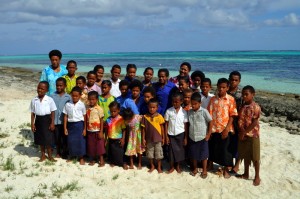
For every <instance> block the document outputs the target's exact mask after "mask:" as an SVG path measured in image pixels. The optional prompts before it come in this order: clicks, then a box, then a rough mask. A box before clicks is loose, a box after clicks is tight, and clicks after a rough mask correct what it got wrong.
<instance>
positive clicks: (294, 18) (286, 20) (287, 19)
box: [264, 13, 300, 26]
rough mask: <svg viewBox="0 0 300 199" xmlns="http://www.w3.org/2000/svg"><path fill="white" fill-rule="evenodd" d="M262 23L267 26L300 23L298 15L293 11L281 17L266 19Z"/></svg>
mask: <svg viewBox="0 0 300 199" xmlns="http://www.w3.org/2000/svg"><path fill="white" fill-rule="evenodd" d="M264 23H265V24H266V25H268V26H298V25H300V17H299V16H298V15H296V14H295V13H290V14H288V15H286V16H284V17H283V18H282V19H267V20H265V21H264Z"/></svg>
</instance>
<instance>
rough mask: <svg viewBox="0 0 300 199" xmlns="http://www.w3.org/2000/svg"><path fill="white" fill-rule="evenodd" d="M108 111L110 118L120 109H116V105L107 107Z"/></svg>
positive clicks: (117, 113)
mask: <svg viewBox="0 0 300 199" xmlns="http://www.w3.org/2000/svg"><path fill="white" fill-rule="evenodd" d="M109 111H110V116H111V117H112V118H114V117H117V116H118V115H119V113H120V109H118V107H116V106H114V107H111V108H109Z"/></svg>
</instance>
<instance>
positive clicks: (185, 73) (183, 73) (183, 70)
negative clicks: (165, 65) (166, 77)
mask: <svg viewBox="0 0 300 199" xmlns="http://www.w3.org/2000/svg"><path fill="white" fill-rule="evenodd" d="M191 70H192V66H191V64H190V63H189V62H183V63H182V64H181V65H180V69H179V75H177V76H176V77H171V78H170V81H171V82H173V83H174V84H175V85H176V87H179V78H180V77H187V78H188V79H189V81H190V85H191V84H192V79H191V78H190V76H189V73H190V71H191Z"/></svg>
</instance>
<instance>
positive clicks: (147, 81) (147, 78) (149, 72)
mask: <svg viewBox="0 0 300 199" xmlns="http://www.w3.org/2000/svg"><path fill="white" fill-rule="evenodd" d="M153 74H154V70H153V68H151V67H147V68H146V69H145V71H144V80H143V81H142V83H143V85H144V87H146V86H151V85H152V81H151V80H152V78H153Z"/></svg>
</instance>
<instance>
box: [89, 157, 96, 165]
mask: <svg viewBox="0 0 300 199" xmlns="http://www.w3.org/2000/svg"><path fill="white" fill-rule="evenodd" d="M95 160H96V157H91V161H90V163H89V165H90V166H94V165H95V163H96V162H95Z"/></svg>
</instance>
